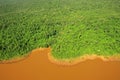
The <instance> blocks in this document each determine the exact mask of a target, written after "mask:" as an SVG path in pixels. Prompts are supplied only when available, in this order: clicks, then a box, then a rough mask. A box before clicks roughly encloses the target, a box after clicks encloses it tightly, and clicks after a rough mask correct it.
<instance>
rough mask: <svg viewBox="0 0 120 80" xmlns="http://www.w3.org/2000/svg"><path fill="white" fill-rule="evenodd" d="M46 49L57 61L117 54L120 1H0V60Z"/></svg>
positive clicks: (119, 52) (119, 45) (119, 41)
mask: <svg viewBox="0 0 120 80" xmlns="http://www.w3.org/2000/svg"><path fill="white" fill-rule="evenodd" d="M49 46H50V47H51V48H52V55H53V56H54V57H55V58H57V59H70V58H75V57H78V56H82V55H84V54H97V55H103V56H111V55H116V54H120V1H119V0H0V60H7V59H11V58H13V57H16V56H21V55H24V54H27V53H28V52H30V51H31V50H33V49H35V48H39V47H49Z"/></svg>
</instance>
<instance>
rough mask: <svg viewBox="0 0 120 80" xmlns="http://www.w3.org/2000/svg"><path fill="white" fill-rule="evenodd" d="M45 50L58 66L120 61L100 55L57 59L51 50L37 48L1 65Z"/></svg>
mask: <svg viewBox="0 0 120 80" xmlns="http://www.w3.org/2000/svg"><path fill="white" fill-rule="evenodd" d="M45 50H49V52H48V53H46V55H48V59H49V61H50V62H51V63H54V64H57V65H76V64H79V63H81V62H84V61H86V60H95V59H101V60H102V61H104V62H108V61H120V56H118V55H117V56H114V55H113V56H98V55H95V54H93V55H83V56H79V57H77V58H71V59H56V58H55V57H53V56H52V54H51V48H50V47H49V48H37V49H34V50H32V51H31V52H30V53H29V54H27V55H24V56H21V57H20V56H19V57H15V58H13V59H10V60H3V61H0V64H11V63H16V62H19V61H23V60H25V59H27V58H28V57H30V56H31V54H34V53H35V52H37V51H38V52H41V51H45Z"/></svg>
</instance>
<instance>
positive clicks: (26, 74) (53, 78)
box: [0, 49, 120, 80]
mask: <svg viewBox="0 0 120 80" xmlns="http://www.w3.org/2000/svg"><path fill="white" fill-rule="evenodd" d="M48 52H50V50H49V49H45V50H34V51H32V53H31V54H30V56H29V57H28V58H26V59H24V60H21V61H17V62H13V63H5V64H0V80H120V61H108V62H104V61H102V60H101V59H95V60H86V61H83V62H80V63H79V64H76V65H72V66H68V65H67V66H65V65H57V64H54V63H51V62H50V60H49V59H48V55H47V53H48Z"/></svg>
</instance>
